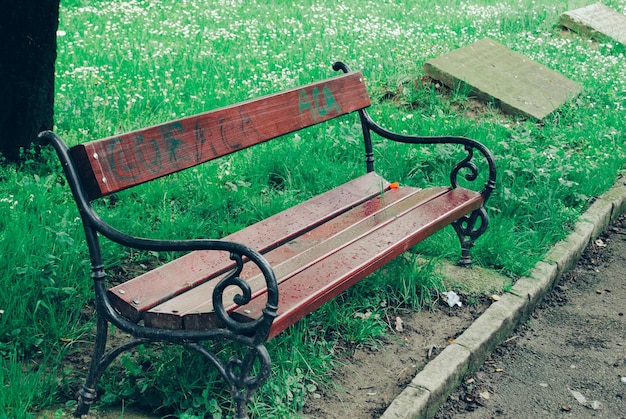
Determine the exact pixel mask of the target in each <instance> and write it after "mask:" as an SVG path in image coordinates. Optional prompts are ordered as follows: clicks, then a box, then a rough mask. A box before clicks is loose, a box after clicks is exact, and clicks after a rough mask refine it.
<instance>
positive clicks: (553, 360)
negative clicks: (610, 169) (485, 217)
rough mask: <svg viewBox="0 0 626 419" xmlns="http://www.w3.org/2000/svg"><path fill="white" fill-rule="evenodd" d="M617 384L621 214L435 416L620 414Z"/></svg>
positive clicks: (621, 385)
mask: <svg viewBox="0 0 626 419" xmlns="http://www.w3.org/2000/svg"><path fill="white" fill-rule="evenodd" d="M625 381H626V218H625V217H624V216H622V217H621V218H620V219H619V220H618V221H617V222H616V223H615V224H614V225H613V226H611V227H609V229H608V230H607V231H606V232H605V233H604V234H603V235H602V236H601V237H600V239H598V240H596V241H595V243H593V244H592V245H591V246H589V247H588V248H587V250H586V252H585V254H584V255H583V257H582V258H581V260H580V261H579V263H578V266H577V267H576V269H574V270H573V271H571V272H569V273H567V274H566V275H564V277H563V278H561V280H560V282H559V284H558V285H557V287H556V288H555V290H554V291H553V292H552V293H551V294H550V295H548V296H547V297H546V299H545V301H544V302H543V303H542V304H541V305H540V306H539V308H538V309H537V310H535V312H534V313H533V315H532V317H531V319H530V320H529V321H528V322H526V323H525V324H523V325H521V326H520V327H518V328H517V330H516V331H515V332H514V333H513V334H512V335H511V336H510V337H509V339H508V340H507V341H506V342H505V343H504V344H503V345H501V346H500V347H498V348H496V350H495V351H494V352H493V353H492V354H491V357H490V359H488V360H487V361H486V362H485V363H484V364H483V366H482V368H481V369H480V371H478V372H476V373H474V374H472V375H471V376H468V377H466V378H465V380H464V384H463V385H462V386H461V388H459V389H458V390H457V391H456V392H455V393H453V394H452V395H451V396H450V397H449V398H448V401H447V403H446V404H445V405H444V406H442V407H441V408H440V409H439V411H438V412H437V415H436V418H437V419H446V418H481V419H484V418H499V417H502V418H558V417H570V418H587V417H601V418H626V382H625Z"/></svg>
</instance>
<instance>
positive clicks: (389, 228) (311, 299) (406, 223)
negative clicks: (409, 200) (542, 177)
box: [235, 189, 483, 339]
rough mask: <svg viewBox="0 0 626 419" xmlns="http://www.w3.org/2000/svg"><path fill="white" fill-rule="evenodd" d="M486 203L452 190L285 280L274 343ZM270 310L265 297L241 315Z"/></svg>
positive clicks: (471, 194)
mask: <svg viewBox="0 0 626 419" xmlns="http://www.w3.org/2000/svg"><path fill="white" fill-rule="evenodd" d="M482 202H483V200H482V196H481V195H480V194H478V193H476V192H472V191H468V190H464V189H454V190H451V191H450V192H449V193H447V194H445V195H442V196H440V197H439V198H437V199H434V200H432V201H430V202H428V203H427V204H425V205H422V206H419V207H417V208H415V209H414V210H412V211H410V212H409V213H407V214H404V215H402V216H400V217H398V218H397V219H396V221H395V222H393V223H389V224H387V225H385V226H384V227H383V228H380V229H378V230H376V231H375V233H374V234H370V235H367V236H365V237H363V238H362V239H361V240H358V241H356V242H354V243H351V244H350V245H348V246H346V247H343V248H341V249H338V250H337V251H336V252H335V253H333V254H332V255H330V256H328V257H327V258H325V259H322V260H320V261H319V262H318V263H316V264H314V265H312V266H311V267H309V268H308V269H306V270H304V271H302V272H299V273H297V274H295V275H294V276H292V277H291V278H289V279H288V280H286V281H283V282H282V283H281V284H280V287H279V290H280V292H279V304H278V307H279V309H278V317H277V318H276V320H275V321H274V323H273V325H272V330H271V332H270V337H269V338H270V339H271V338H273V337H275V336H276V335H277V334H279V333H280V332H281V331H283V330H285V329H286V328H287V327H289V326H291V325H292V324H294V323H295V322H297V321H298V320H300V319H301V318H302V317H304V316H305V315H307V314H308V313H310V312H311V311H313V310H315V309H317V308H319V307H320V306H321V305H322V304H324V303H325V302H327V301H329V300H330V299H332V298H334V297H335V296H337V295H338V294H339V293H341V292H343V291H345V290H346V289H347V288H349V287H350V286H352V285H353V284H354V283H356V282H357V281H359V280H361V279H362V278H364V277H366V276H367V275H369V274H371V273H372V272H374V271H375V270H377V269H378V268H380V267H381V266H383V265H384V264H386V263H388V262H389V261H390V260H392V259H393V258H395V257H397V256H398V255H400V254H401V253H402V252H404V251H406V250H408V249H409V248H411V247H413V246H414V245H415V244H417V243H419V242H420V241H421V240H423V239H425V238H426V237H428V236H430V235H431V234H433V233H434V232H436V231H438V230H440V229H441V228H442V227H443V226H445V225H447V224H449V223H450V222H452V221H454V220H455V219H458V218H459V217H461V216H463V215H465V214H467V213H468V212H471V211H473V210H475V209H478V208H480V206H481V205H482ZM264 307H265V298H264V296H259V297H258V298H256V299H255V300H254V301H252V302H251V303H250V304H248V305H246V306H245V307H240V308H238V309H237V310H235V312H236V313H237V314H238V315H240V316H249V317H250V318H252V319H254V318H258V317H259V316H260V314H261V310H262V309H263V308H264Z"/></svg>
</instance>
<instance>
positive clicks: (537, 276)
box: [381, 179, 626, 419]
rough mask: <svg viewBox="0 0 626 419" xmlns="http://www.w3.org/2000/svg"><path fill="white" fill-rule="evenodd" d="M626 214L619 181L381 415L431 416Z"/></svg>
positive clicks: (393, 418) (625, 189)
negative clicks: (584, 253)
mask: <svg viewBox="0 0 626 419" xmlns="http://www.w3.org/2000/svg"><path fill="white" fill-rule="evenodd" d="M624 212H626V184H625V183H624V179H619V180H618V182H617V183H616V184H615V185H614V186H613V187H612V188H611V189H610V190H609V191H607V192H606V193H605V194H603V195H602V196H601V197H599V198H598V199H597V200H596V201H595V202H594V203H593V204H592V205H591V206H590V207H589V209H588V210H587V211H585V213H584V214H583V215H582V216H581V217H580V219H579V221H578V222H577V223H576V224H575V226H574V231H572V232H571V233H570V234H569V235H568V236H567V237H566V238H565V239H564V240H562V241H560V242H558V243H556V244H555V245H554V246H553V247H552V248H551V249H550V250H549V251H548V252H547V254H546V256H545V258H544V260H543V261H540V262H538V263H537V264H536V265H535V267H534V268H533V269H532V271H531V272H530V273H529V275H528V276H527V277H522V278H520V279H518V280H517V281H516V282H515V284H514V285H513V287H512V288H511V290H510V291H509V292H508V293H506V294H505V295H503V296H502V297H501V298H500V300H499V301H497V302H494V303H493V304H492V305H491V306H490V307H489V308H488V309H487V310H485V312H484V313H483V314H482V315H481V316H480V317H479V318H478V319H476V320H475V321H474V323H472V325H470V327H468V328H467V330H465V332H463V334H461V336H459V337H458V338H457V339H456V340H455V342H454V343H453V344H451V345H450V346H448V347H446V348H445V349H444V350H443V351H442V352H441V353H440V354H439V355H438V356H437V357H436V358H435V359H433V360H432V361H430V362H429V363H428V364H426V366H425V367H424V369H423V370H422V371H421V372H420V373H419V374H417V375H416V376H415V378H414V379H413V381H411V383H410V384H409V386H408V387H407V388H406V389H405V390H404V391H403V392H402V393H401V394H400V395H399V396H398V397H396V399H395V400H394V401H393V402H392V403H391V405H390V406H389V407H388V408H387V410H386V411H385V412H384V413H383V415H382V416H381V419H401V418H402V419H405V418H406V419H409V418H410V419H418V418H419V419H421V418H430V417H432V416H434V415H435V413H436V412H437V409H438V408H439V406H441V405H442V404H443V403H445V401H446V399H447V397H448V395H449V394H450V393H452V391H454V389H456V388H457V387H458V386H459V384H460V383H461V380H462V379H463V377H464V375H465V374H466V373H468V372H470V371H475V370H477V369H478V368H479V367H480V366H481V365H482V364H483V362H484V361H485V360H486V359H487V357H488V356H489V354H490V353H491V351H492V350H493V349H494V348H495V347H496V346H498V345H499V344H500V343H502V342H504V340H505V339H506V338H507V336H509V334H510V333H511V332H512V331H513V330H514V329H515V327H517V325H519V324H520V323H521V322H523V321H525V320H526V319H527V318H528V317H529V316H530V314H531V313H532V311H533V310H534V309H535V308H536V307H537V305H538V304H539V303H540V302H541V301H542V300H543V298H544V297H545V296H546V295H547V294H549V293H550V292H551V291H552V289H553V288H554V286H555V285H556V283H557V282H558V279H559V278H560V277H561V275H562V274H563V273H565V272H567V271H569V270H571V269H573V268H574V267H575V266H576V264H577V263H578V260H579V259H580V257H581V255H582V253H583V252H584V250H585V248H586V247H587V246H588V245H589V243H591V242H592V241H594V240H595V239H597V238H598V237H599V236H600V235H601V234H602V232H604V231H605V230H606V228H607V227H608V226H609V225H610V224H611V223H612V222H613V221H615V220H616V219H617V218H618V217H619V216H620V215H621V214H623V213H624Z"/></svg>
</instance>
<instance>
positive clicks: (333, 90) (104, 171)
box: [71, 72, 370, 199]
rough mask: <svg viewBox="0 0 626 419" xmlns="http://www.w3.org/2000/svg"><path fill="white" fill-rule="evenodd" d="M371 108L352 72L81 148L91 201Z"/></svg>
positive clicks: (77, 151)
mask: <svg viewBox="0 0 626 419" xmlns="http://www.w3.org/2000/svg"><path fill="white" fill-rule="evenodd" d="M369 105H370V99H369V96H368V94H367V90H366V87H365V83H364V82H363V76H362V75H361V73H360V72H351V73H347V74H343V75H340V76H337V77H334V78H331V79H327V80H323V81H320V82H316V83H311V84H308V85H306V86H302V87H298V88H295V89H291V90H287V91H284V92H281V93H276V94H273V95H269V96H265V97H262V98H259V99H254V100H250V101H247V102H242V103H240V104H237V105H233V106H228V107H225V108H221V109H217V110H214V111H210V112H206V113H203V114H199V115H195V116H191V117H188V118H183V119H179V120H177V121H173V122H169V123H166V124H161V125H157V126H153V127H150V128H145V129H142V130H137V131H133V132H130V133H126V134H123V135H119V136H115V137H110V138H105V139H102V140H97V141H92V142H88V143H84V144H79V145H77V146H75V147H73V148H72V150H71V153H72V157H73V159H74V161H75V163H76V165H77V166H78V167H79V169H80V170H79V171H80V173H81V176H82V181H83V184H84V187H85V189H86V190H87V193H88V195H89V197H90V199H95V198H98V197H101V196H104V195H108V194H111V193H114V192H117V191H120V190H123V189H126V188H129V187H131V186H135V185H138V184H140V183H143V182H147V181H149V180H153V179H156V178H158V177H161V176H165V175H168V174H170V173H174V172H178V171H180V170H182V169H186V168H189V167H192V166H195V165H198V164H200V163H203V162H206V161H209V160H213V159H215V158H218V157H221V156H224V155H227V154H230V153H233V152H235V151H237V150H242V149H244V148H247V147H250V146H253V145H255V144H259V143H262V142H265V141H267V140H270V139H273V138H276V137H279V136H281V135H284V134H288V133H290V132H294V131H297V130H300V129H302V128H306V127H309V126H311V125H315V124H318V123H320V122H323V121H326V120H329V119H332V118H336V117H338V116H341V115H345V114H348V113H350V112H354V111H356V110H359V109H363V108H366V107H368V106H369Z"/></svg>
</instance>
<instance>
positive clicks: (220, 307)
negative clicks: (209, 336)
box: [213, 253, 261, 333]
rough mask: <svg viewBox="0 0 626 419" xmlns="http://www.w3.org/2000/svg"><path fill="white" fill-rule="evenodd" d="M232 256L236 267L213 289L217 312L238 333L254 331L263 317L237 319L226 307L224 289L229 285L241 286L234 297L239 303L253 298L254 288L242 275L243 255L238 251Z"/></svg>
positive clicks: (229, 327) (245, 302)
mask: <svg viewBox="0 0 626 419" xmlns="http://www.w3.org/2000/svg"><path fill="white" fill-rule="evenodd" d="M230 258H231V260H234V261H235V268H234V269H233V271H232V272H231V273H230V274H229V275H228V276H226V277H225V278H224V279H222V280H221V281H220V282H219V283H218V284H217V286H216V287H215V289H214V290H213V307H214V308H215V312H216V313H217V316H218V318H219V319H220V321H221V322H222V323H223V324H224V325H225V326H226V327H227V328H228V329H230V330H232V331H235V332H238V333H250V332H252V331H254V329H255V328H256V326H257V324H258V323H259V322H260V320H261V319H257V320H255V321H252V322H241V321H237V320H235V319H233V317H231V316H230V315H229V314H228V313H227V312H226V309H225V308H224V300H223V297H224V291H225V290H226V288H228V287H231V286H234V287H237V288H239V290H240V291H241V293H240V294H237V295H235V296H234V298H233V301H234V302H235V304H237V305H240V306H243V305H246V304H248V303H249V302H250V299H251V298H252V290H251V289H250V285H249V284H248V282H247V281H245V280H244V279H242V278H241V276H240V275H241V272H242V271H243V266H244V262H243V257H242V255H240V254H237V253H231V255H230Z"/></svg>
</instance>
